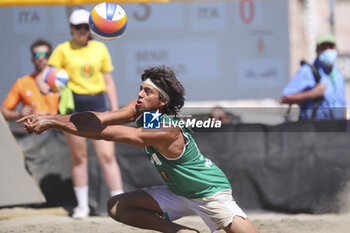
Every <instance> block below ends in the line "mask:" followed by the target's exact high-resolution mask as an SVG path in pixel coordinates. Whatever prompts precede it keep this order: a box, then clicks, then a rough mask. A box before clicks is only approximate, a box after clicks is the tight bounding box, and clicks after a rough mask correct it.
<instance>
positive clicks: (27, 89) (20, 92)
mask: <svg viewBox="0 0 350 233" xmlns="http://www.w3.org/2000/svg"><path fill="white" fill-rule="evenodd" d="M30 52H31V55H32V56H31V61H32V63H33V65H34V72H33V73H31V74H28V75H26V76H24V77H21V78H19V79H18V80H17V81H16V82H15V84H14V85H13V86H12V88H11V90H10V92H9V93H8V95H7V97H6V99H5V100H4V102H3V104H2V106H1V113H2V114H3V116H4V118H5V119H6V120H8V121H12V120H15V119H17V118H19V117H22V116H27V115H30V114H33V113H41V114H47V113H57V111H58V101H59V98H60V96H59V94H58V93H52V92H48V93H47V94H43V93H41V92H40V89H39V87H38V85H37V84H36V79H38V78H40V77H41V76H42V73H43V72H44V70H45V68H46V67H47V61H48V58H49V56H50V54H51V44H50V43H49V42H47V41H45V40H41V39H38V40H36V41H34V42H33V44H32V45H31V46H30ZM19 103H21V104H22V108H21V109H20V110H16V107H17V106H18V104H19Z"/></svg>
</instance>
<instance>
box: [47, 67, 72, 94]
mask: <svg viewBox="0 0 350 233" xmlns="http://www.w3.org/2000/svg"><path fill="white" fill-rule="evenodd" d="M68 81H69V75H68V73H67V71H66V70H64V69H62V68H57V67H49V68H47V69H46V71H45V72H44V82H45V83H47V84H49V86H50V88H51V90H52V91H53V92H58V91H60V90H62V89H63V88H64V87H66V86H67V83H68Z"/></svg>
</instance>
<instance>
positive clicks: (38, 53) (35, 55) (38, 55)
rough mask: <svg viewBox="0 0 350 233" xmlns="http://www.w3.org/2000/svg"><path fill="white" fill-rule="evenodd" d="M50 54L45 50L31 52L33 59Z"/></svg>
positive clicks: (46, 56)
mask: <svg viewBox="0 0 350 233" xmlns="http://www.w3.org/2000/svg"><path fill="white" fill-rule="evenodd" d="M49 56H50V53H47V52H34V53H33V57H34V58H35V59H39V58H40V57H42V58H44V59H45V58H48V57H49Z"/></svg>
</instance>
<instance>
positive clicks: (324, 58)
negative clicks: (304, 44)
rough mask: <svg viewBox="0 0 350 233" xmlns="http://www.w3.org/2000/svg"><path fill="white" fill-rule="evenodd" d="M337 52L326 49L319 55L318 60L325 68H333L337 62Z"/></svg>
mask: <svg viewBox="0 0 350 233" xmlns="http://www.w3.org/2000/svg"><path fill="white" fill-rule="evenodd" d="M337 55H338V54H337V50H335V49H327V50H325V51H323V52H322V53H320V55H319V57H318V59H320V61H321V62H322V63H323V64H324V65H325V66H328V67H330V66H333V65H334V63H335V60H337Z"/></svg>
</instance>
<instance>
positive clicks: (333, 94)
mask: <svg viewBox="0 0 350 233" xmlns="http://www.w3.org/2000/svg"><path fill="white" fill-rule="evenodd" d="M316 44H317V47H316V54H317V58H316V59H315V61H314V63H313V64H312V65H308V64H304V65H302V66H301V67H300V69H299V70H298V72H297V73H296V75H295V76H294V77H293V78H292V79H291V80H290V81H289V83H288V85H287V86H286V87H285V89H284V90H283V93H282V98H281V103H284V104H290V105H291V104H299V106H300V115H299V118H300V119H318V120H321V119H343V118H344V117H345V107H346V100H345V81H344V77H343V75H342V74H341V72H340V70H339V69H338V68H337V67H336V65H335V61H336V58H337V49H336V39H335V37H334V35H332V34H329V33H324V34H321V35H320V36H318V37H317V41H316ZM313 67H314V68H313ZM313 69H314V70H313ZM317 76H318V77H319V81H318V79H317Z"/></svg>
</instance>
